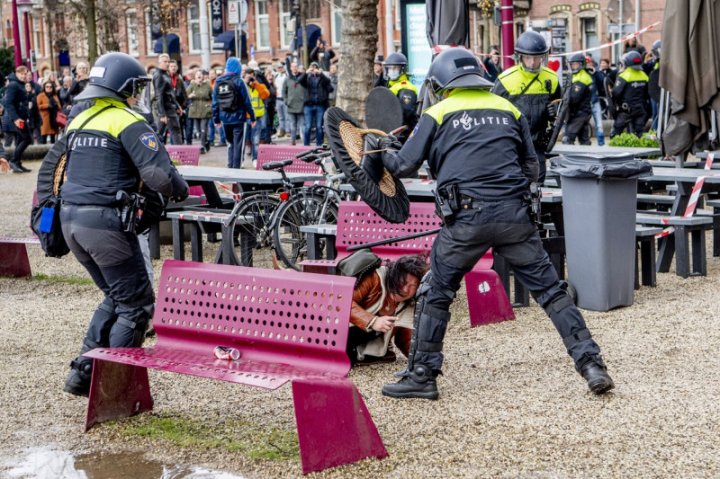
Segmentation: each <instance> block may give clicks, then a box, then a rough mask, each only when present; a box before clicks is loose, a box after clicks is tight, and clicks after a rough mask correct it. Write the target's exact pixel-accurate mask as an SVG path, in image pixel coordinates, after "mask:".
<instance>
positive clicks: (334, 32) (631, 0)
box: [0, 0, 665, 76]
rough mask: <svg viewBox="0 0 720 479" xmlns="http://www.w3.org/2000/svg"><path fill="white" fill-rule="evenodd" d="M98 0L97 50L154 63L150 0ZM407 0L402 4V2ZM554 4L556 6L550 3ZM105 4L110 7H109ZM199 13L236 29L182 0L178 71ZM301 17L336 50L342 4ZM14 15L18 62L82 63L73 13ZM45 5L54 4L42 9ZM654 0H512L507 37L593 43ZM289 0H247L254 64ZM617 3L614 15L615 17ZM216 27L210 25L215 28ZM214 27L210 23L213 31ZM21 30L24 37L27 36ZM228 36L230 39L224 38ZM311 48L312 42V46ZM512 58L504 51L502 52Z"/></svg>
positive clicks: (191, 47)
mask: <svg viewBox="0 0 720 479" xmlns="http://www.w3.org/2000/svg"><path fill="white" fill-rule="evenodd" d="M95 1H96V5H98V12H99V13H98V14H97V15H96V16H97V17H98V49H99V53H100V54H102V53H103V52H105V51H111V50H119V51H123V52H126V53H129V54H131V55H133V56H135V57H136V58H138V60H139V61H140V62H141V63H143V64H144V65H146V66H147V67H149V68H152V67H154V66H155V65H156V63H157V56H158V52H159V51H162V48H163V44H162V39H158V38H157V36H156V35H153V25H152V24H153V22H152V14H151V11H152V9H151V6H152V2H153V0H95ZM408 1H409V0H408ZM558 1H559V2H562V3H558ZM112 2H114V3H112ZM201 2H205V3H204V6H205V8H207V11H208V23H209V25H208V29H209V31H210V32H212V30H213V29H212V21H213V18H212V15H211V12H212V9H213V8H214V7H217V5H221V6H222V9H223V11H224V15H223V20H222V26H221V28H220V29H221V30H222V31H223V32H224V37H225V38H226V40H227V39H228V38H232V37H233V31H234V30H235V29H236V26H235V25H234V24H231V23H230V22H229V15H228V0H197V1H194V0H189V1H185V3H184V5H186V6H184V7H180V6H175V7H172V8H174V9H175V10H176V11H174V14H173V15H171V19H170V21H169V22H168V25H165V30H166V34H167V37H166V43H167V46H168V47H169V50H168V51H169V53H171V56H172V57H174V58H175V59H177V60H178V61H180V62H181V66H182V68H183V69H187V68H192V67H199V66H201V65H202V58H201V38H200V35H201V33H200V32H201V29H200V7H201V6H203V3H201ZM303 2H304V3H303V5H304V7H305V8H304V11H303V13H304V17H305V18H306V22H307V24H308V25H316V26H317V27H319V28H320V30H321V32H322V36H323V39H324V40H325V41H326V44H327V45H328V46H329V47H331V48H333V49H334V50H335V51H336V53H340V47H341V30H342V18H343V15H342V7H341V0H303ZM17 3H18V11H19V16H20V26H21V28H20V29H21V30H22V34H21V49H22V51H23V58H28V59H30V58H32V63H33V70H34V71H37V72H38V73H39V74H40V76H44V75H46V74H47V73H48V72H50V71H59V70H60V69H61V67H62V66H64V65H67V64H71V65H73V66H74V65H76V64H77V62H79V61H84V60H86V59H87V54H88V53H87V35H86V31H85V28H84V23H83V21H82V19H81V17H80V16H79V15H78V12H77V11H73V9H72V8H71V7H69V6H67V2H65V8H64V9H60V7H59V6H61V5H63V4H62V3H60V2H58V1H57V0H17ZM404 3H406V0H379V2H378V34H379V40H378V53H379V54H384V55H387V54H388V53H390V51H395V50H399V49H400V47H401V31H400V30H401V20H400V17H399V15H400V9H401V6H402V5H403V4H404ZM497 3H499V2H496V1H495V0H477V1H476V0H473V1H472V2H471V6H470V7H471V10H470V25H471V34H470V42H471V48H472V49H473V50H474V51H475V52H476V53H478V54H483V53H487V52H489V51H490V48H491V46H492V45H499V44H500V26H499V22H498V21H497V20H498V18H497V16H496V13H497V12H498V10H497V8H495V7H496V6H497ZM52 5H54V6H55V7H54V8H51V6H52ZM664 5H665V3H664V1H663V0H624V1H623V0H600V1H594V2H587V1H583V0H516V1H515V2H514V6H515V9H514V14H515V28H514V30H515V35H516V37H517V36H518V35H520V34H521V33H522V32H524V31H525V30H528V29H533V30H536V31H538V32H540V33H542V34H543V35H545V36H546V38H547V40H548V42H549V43H550V44H551V45H552V48H553V52H555V53H563V52H570V51H575V50H584V49H587V48H592V47H595V46H598V45H601V44H604V43H607V42H610V41H612V40H614V39H617V38H619V37H620V36H621V34H620V31H621V29H620V24H621V23H622V24H623V25H624V28H623V30H622V31H623V32H624V33H631V32H633V31H635V29H636V28H643V27H645V26H647V25H650V24H652V23H654V22H658V21H660V22H661V21H662V17H663V11H664ZM0 6H1V7H2V8H0V14H1V17H0V21H1V22H2V43H3V45H5V46H12V45H13V44H14V41H13V27H12V3H11V0H0ZM292 8H293V0H248V1H247V15H246V21H245V23H244V29H245V31H246V34H247V35H246V38H247V41H246V43H247V51H248V53H249V54H250V56H252V57H254V58H255V60H256V61H258V62H259V63H260V64H263V63H269V62H271V61H283V60H284V58H285V57H286V55H287V53H289V52H290V49H291V44H292V39H293V35H294V31H295V28H296V27H298V25H297V24H296V22H295V20H294V18H293V15H292ZM620 8H622V14H621V13H620ZM216 26H217V25H216ZM216 30H217V28H216ZM26 32H27V33H26ZM660 32H661V25H660V26H658V27H657V28H656V29H655V30H654V31H652V32H648V33H646V34H644V35H643V36H642V37H641V39H640V42H641V43H643V44H645V45H646V46H647V47H648V48H649V46H650V45H651V44H652V42H653V41H654V40H656V39H658V38H660ZM228 35H229V37H228ZM209 43H210V45H211V47H213V46H214V48H213V49H212V51H211V56H210V64H211V65H210V66H211V67H213V68H218V67H222V66H223V65H224V63H225V59H226V58H227V56H228V55H230V54H233V53H234V52H233V51H232V50H225V48H224V47H228V46H229V43H234V42H232V41H230V42H229V43H228V42H227V41H226V42H225V43H224V44H222V43H216V42H215V40H214V38H212V36H211V38H210V40H209ZM311 47H312V45H311ZM503 54H504V55H511V54H512V52H503ZM620 54H622V45H620V46H617V47H612V48H605V49H602V50H598V51H595V52H593V56H594V57H595V58H596V59H600V58H610V59H612V60H613V61H615V59H617V58H618V55H620Z"/></svg>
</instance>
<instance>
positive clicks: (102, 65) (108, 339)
mask: <svg viewBox="0 0 720 479" xmlns="http://www.w3.org/2000/svg"><path fill="white" fill-rule="evenodd" d="M149 81H150V79H149V78H148V77H147V76H146V74H145V69H144V68H143V66H142V65H141V64H140V63H139V62H138V61H137V60H135V59H134V58H133V57H131V56H130V55H127V54H125V53H108V54H105V55H103V56H102V57H100V58H99V59H98V61H97V62H96V63H95V65H94V66H93V68H92V70H91V72H90V80H89V83H88V85H87V87H86V88H85V89H84V90H83V92H82V93H81V94H80V95H79V96H78V97H77V99H78V100H80V101H82V100H93V101H94V103H93V104H92V106H90V107H89V108H87V109H85V110H84V111H82V112H81V113H79V114H78V116H77V117H76V118H75V119H74V120H73V121H72V122H71V123H70V125H68V128H67V136H68V145H69V146H68V150H69V151H68V154H69V156H68V168H67V179H66V180H65V182H64V184H63V186H62V189H61V196H62V200H63V206H62V210H61V213H60V221H61V223H62V231H63V235H64V236H65V240H66V241H67V243H68V246H69V247H70V250H71V251H72V252H73V254H74V255H75V257H76V258H77V259H78V261H79V262H80V263H81V264H82V265H83V266H84V267H85V269H87V271H88V273H89V274H90V277H91V278H92V279H93V281H94V282H95V284H96V285H97V286H98V288H100V289H101V290H102V292H103V293H104V294H105V299H104V300H103V301H102V303H100V305H99V306H98V308H97V309H96V310H95V313H94V314H93V316H92V319H91V320H90V325H89V327H88V330H87V333H86V336H85V339H84V341H83V343H82V347H81V349H80V355H79V356H78V357H77V358H75V359H74V360H73V361H72V363H71V370H70V375H69V376H68V378H67V381H66V382H65V388H64V390H65V391H66V392H68V393H71V394H75V395H78V396H86V395H87V394H88V391H89V386H90V377H91V368H92V360H90V359H87V358H84V357H82V354H83V353H85V352H87V351H89V350H91V349H94V348H98V347H137V346H140V345H141V344H142V342H143V338H144V335H145V330H146V328H147V325H148V322H149V320H150V318H151V317H152V313H153V303H154V296H153V291H152V287H151V286H150V281H149V279H148V274H147V271H146V270H145V266H144V261H143V255H142V252H141V251H140V246H139V244H138V238H137V235H136V233H135V231H133V229H132V227H131V226H132V225H130V224H129V223H128V222H127V221H123V219H121V216H122V217H123V218H126V216H125V215H124V214H122V215H121V212H123V210H124V209H125V208H124V207H125V206H127V202H126V201H123V198H127V197H128V195H132V194H134V193H137V192H139V191H140V189H141V183H142V185H143V188H144V190H143V191H144V195H145V196H146V197H147V198H148V199H149V198H150V197H151V196H152V195H155V197H157V195H158V194H160V195H162V196H163V197H173V198H175V199H184V198H185V197H187V191H188V186H187V183H186V182H185V181H184V180H183V179H182V177H181V176H180V175H179V173H178V172H177V170H175V168H174V167H173V166H172V163H171V162H170V158H169V157H168V154H167V152H166V151H165V148H164V147H163V145H162V143H161V142H160V141H159V139H158V137H157V136H156V135H155V133H154V131H153V129H152V128H151V127H150V125H148V123H147V122H146V121H145V120H144V118H143V116H142V115H140V114H138V113H136V112H135V111H133V110H132V109H131V108H130V107H129V106H128V104H129V103H135V100H136V99H138V98H140V97H141V95H142V91H143V88H144V87H145V85H146V84H147V83H148V82H149ZM146 209H147V210H148V211H149V205H148V206H147V208H146ZM125 210H126V209H125ZM126 211H127V210H126ZM126 211H125V212H126ZM146 214H149V213H146Z"/></svg>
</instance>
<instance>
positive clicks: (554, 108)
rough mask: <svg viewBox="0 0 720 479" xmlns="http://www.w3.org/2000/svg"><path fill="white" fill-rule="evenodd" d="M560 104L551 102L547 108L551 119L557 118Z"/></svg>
mask: <svg viewBox="0 0 720 479" xmlns="http://www.w3.org/2000/svg"><path fill="white" fill-rule="evenodd" d="M559 104H560V103H559V102H556V101H551V102H550V103H548V104H547V106H546V107H545V111H546V112H547V114H548V116H549V117H550V118H555V117H556V116H557V114H558V105H559Z"/></svg>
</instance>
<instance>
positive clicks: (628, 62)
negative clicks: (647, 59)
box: [622, 50, 643, 70]
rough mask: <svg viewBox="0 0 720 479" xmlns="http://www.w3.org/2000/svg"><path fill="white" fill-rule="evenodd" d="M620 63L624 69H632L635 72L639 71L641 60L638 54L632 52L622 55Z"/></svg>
mask: <svg viewBox="0 0 720 479" xmlns="http://www.w3.org/2000/svg"><path fill="white" fill-rule="evenodd" d="M622 62H623V65H625V68H634V69H635V70H641V69H642V63H643V59H642V55H640V53H638V52H636V51H635V50H633V51H630V52H627V53H626V54H625V55H623V57H622Z"/></svg>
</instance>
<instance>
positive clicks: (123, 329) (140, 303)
mask: <svg viewBox="0 0 720 479" xmlns="http://www.w3.org/2000/svg"><path fill="white" fill-rule="evenodd" d="M60 220H61V223H62V230H63V234H64V236H65V240H66V241H67V243H68V246H69V247H70V250H71V251H72V252H73V254H74V255H75V257H76V258H77V259H78V261H79V262H80V263H81V264H82V265H83V266H84V267H85V269H87V271H88V273H89V274H90V277H91V278H92V280H93V281H94V282H95V284H96V285H97V287H98V288H100V289H101V290H102V292H103V293H104V294H105V299H104V300H103V302H102V303H100V305H99V306H98V308H97V310H96V311H95V313H94V314H93V317H92V319H91V321H90V325H89V326H88V330H87V333H86V337H85V341H84V343H83V347H82V348H81V354H82V353H83V352H86V351H88V350H90V349H93V348H97V347H137V346H140V345H141V344H142V342H143V339H144V335H145V330H146V327H147V325H148V322H149V320H150V318H151V317H152V311H153V304H154V296H153V291H152V287H151V285H150V280H149V279H148V274H147V270H146V269H145V261H144V259H143V255H142V251H141V250H140V245H139V243H138V239H137V236H136V235H135V234H134V233H127V232H125V231H123V230H122V225H121V222H120V218H119V216H118V212H117V209H115V208H106V207H97V206H71V205H63V208H62V211H61V214H60ZM77 361H81V359H80V358H78V359H77Z"/></svg>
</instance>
